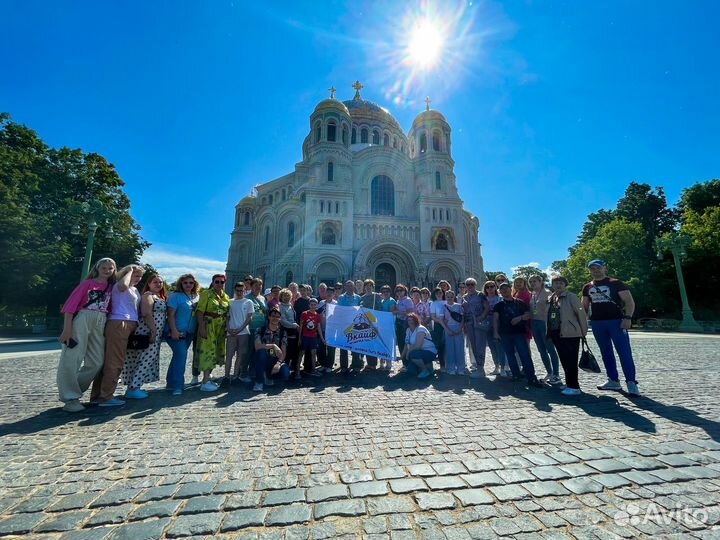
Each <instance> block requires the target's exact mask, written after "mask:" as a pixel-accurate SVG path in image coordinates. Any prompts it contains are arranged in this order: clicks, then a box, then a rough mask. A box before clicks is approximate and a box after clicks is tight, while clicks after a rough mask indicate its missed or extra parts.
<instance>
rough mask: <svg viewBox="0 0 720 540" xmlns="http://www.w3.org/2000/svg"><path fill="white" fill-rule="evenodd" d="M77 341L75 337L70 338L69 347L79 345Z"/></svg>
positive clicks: (72, 347)
mask: <svg viewBox="0 0 720 540" xmlns="http://www.w3.org/2000/svg"><path fill="white" fill-rule="evenodd" d="M77 344H78V343H77V341H75V340H74V339H73V338H70V339H69V340H68V343H67V348H68V349H74V348H75V347H76V346H77Z"/></svg>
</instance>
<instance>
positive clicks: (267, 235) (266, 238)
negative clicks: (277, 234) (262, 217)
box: [265, 225, 270, 253]
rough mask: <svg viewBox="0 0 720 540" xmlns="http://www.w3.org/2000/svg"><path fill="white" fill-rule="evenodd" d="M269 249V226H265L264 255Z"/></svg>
mask: <svg viewBox="0 0 720 540" xmlns="http://www.w3.org/2000/svg"><path fill="white" fill-rule="evenodd" d="M268 249H270V226H269V225H265V253H267V251H268Z"/></svg>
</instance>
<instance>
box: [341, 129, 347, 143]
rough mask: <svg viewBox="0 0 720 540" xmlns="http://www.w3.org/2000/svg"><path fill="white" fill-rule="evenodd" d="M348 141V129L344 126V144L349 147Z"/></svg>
mask: <svg viewBox="0 0 720 540" xmlns="http://www.w3.org/2000/svg"><path fill="white" fill-rule="evenodd" d="M347 139H348V128H347V126H343V129H342V143H343V144H344V145H345V146H347Z"/></svg>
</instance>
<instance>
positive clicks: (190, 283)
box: [182, 281, 195, 285]
mask: <svg viewBox="0 0 720 540" xmlns="http://www.w3.org/2000/svg"><path fill="white" fill-rule="evenodd" d="M182 284H183V285H195V282H194V281H183V282H182Z"/></svg>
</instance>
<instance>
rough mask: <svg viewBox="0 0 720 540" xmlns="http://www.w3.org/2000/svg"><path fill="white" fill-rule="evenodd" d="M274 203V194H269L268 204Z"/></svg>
mask: <svg viewBox="0 0 720 540" xmlns="http://www.w3.org/2000/svg"><path fill="white" fill-rule="evenodd" d="M272 203H273V196H272V195H268V204H272Z"/></svg>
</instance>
